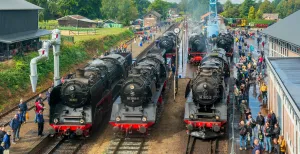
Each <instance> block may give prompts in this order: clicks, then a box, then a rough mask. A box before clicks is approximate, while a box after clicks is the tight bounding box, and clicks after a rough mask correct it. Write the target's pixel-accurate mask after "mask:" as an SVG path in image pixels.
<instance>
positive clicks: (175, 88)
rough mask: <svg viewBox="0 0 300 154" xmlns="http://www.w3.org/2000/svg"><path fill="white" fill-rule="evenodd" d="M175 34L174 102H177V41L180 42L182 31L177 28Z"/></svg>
mask: <svg viewBox="0 0 300 154" xmlns="http://www.w3.org/2000/svg"><path fill="white" fill-rule="evenodd" d="M174 33H175V34H176V36H177V37H176V41H175V54H176V55H175V56H176V57H175V58H176V60H175V74H174V101H175V96H176V93H177V85H178V80H177V78H178V50H177V41H178V36H179V33H180V29H179V28H175V29H174Z"/></svg>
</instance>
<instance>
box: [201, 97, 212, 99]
mask: <svg viewBox="0 0 300 154" xmlns="http://www.w3.org/2000/svg"><path fill="white" fill-rule="evenodd" d="M199 98H200V99H212V97H211V96H199Z"/></svg>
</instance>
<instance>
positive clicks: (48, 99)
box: [46, 88, 51, 106]
mask: <svg viewBox="0 0 300 154" xmlns="http://www.w3.org/2000/svg"><path fill="white" fill-rule="evenodd" d="M50 94H51V88H49V89H48V91H47V92H46V97H47V102H48V105H49V106H50Z"/></svg>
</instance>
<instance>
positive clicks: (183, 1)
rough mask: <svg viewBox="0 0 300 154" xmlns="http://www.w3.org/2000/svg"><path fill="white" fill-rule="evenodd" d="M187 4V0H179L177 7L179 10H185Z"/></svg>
mask: <svg viewBox="0 0 300 154" xmlns="http://www.w3.org/2000/svg"><path fill="white" fill-rule="evenodd" d="M187 6H188V0H181V1H180V3H179V9H180V11H183V12H186V11H187V9H188V8H187Z"/></svg>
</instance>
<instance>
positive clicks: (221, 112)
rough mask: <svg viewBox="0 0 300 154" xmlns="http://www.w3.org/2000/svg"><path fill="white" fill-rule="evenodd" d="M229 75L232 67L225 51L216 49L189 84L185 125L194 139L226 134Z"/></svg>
mask: <svg viewBox="0 0 300 154" xmlns="http://www.w3.org/2000/svg"><path fill="white" fill-rule="evenodd" d="M229 76H230V69H229V64H228V62H227V60H226V52H225V51H224V50H223V49H220V48H219V49H214V50H213V52H212V53H209V54H207V55H206V56H205V57H204V58H203V60H202V61H201V64H200V66H199V72H198V74H197V76H196V77H195V78H194V79H192V80H191V81H190V82H189V84H188V85H187V90H186V98H187V101H186V104H185V114H184V122H185V123H186V126H187V129H188V132H189V134H190V135H191V136H195V137H199V138H202V139H211V138H216V137H218V136H221V135H223V134H224V133H225V130H226V128H225V127H226V123H227V95H228V90H227V88H226V81H227V80H226V78H227V77H229ZM190 91H192V92H190Z"/></svg>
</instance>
